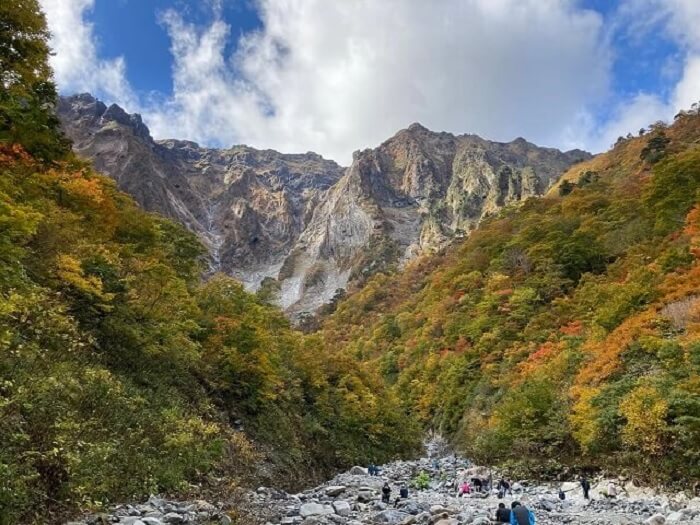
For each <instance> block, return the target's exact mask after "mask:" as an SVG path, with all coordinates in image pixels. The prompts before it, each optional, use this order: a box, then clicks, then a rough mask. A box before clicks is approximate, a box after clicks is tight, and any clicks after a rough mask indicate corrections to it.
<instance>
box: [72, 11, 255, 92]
mask: <svg viewBox="0 0 700 525" xmlns="http://www.w3.org/2000/svg"><path fill="white" fill-rule="evenodd" d="M171 8H175V9H177V10H178V11H180V12H184V13H186V16H187V17H188V19H190V20H192V21H195V22H197V23H200V24H205V23H207V22H208V21H209V20H210V18H211V17H212V16H213V9H212V7H211V6H209V5H207V4H206V3H203V2H201V1H198V0H180V1H174V0H97V1H96V2H95V3H94V7H93V8H92V10H91V12H90V13H89V14H88V16H87V17H86V18H87V19H89V20H90V21H92V23H93V24H94V27H95V34H96V35H97V36H98V40H97V42H98V50H99V53H100V55H101V56H104V57H106V58H115V57H118V56H123V57H124V59H125V60H126V62H127V64H128V65H129V67H128V71H127V73H128V79H129V82H130V83H131V85H132V86H133V87H134V89H136V90H137V91H142V92H148V91H158V92H161V93H164V94H166V95H170V94H171V93H172V87H173V86H172V79H171V77H170V70H171V67H172V56H171V54H170V39H169V38H168V34H167V31H166V29H165V28H164V27H163V24H162V23H161V22H160V15H161V13H163V12H165V11H166V10H167V9H171ZM221 16H222V18H224V19H225V20H226V21H227V22H228V23H229V24H230V25H231V33H232V35H240V34H242V33H245V32H247V31H251V30H254V29H259V28H260V25H261V22H260V19H259V18H258V15H257V11H256V9H255V6H254V4H253V3H252V2H251V1H248V0H241V1H235V2H226V3H222V4H221ZM235 47H236V39H232V40H231V42H230V45H229V47H228V49H227V52H229V53H230V52H233V51H234V50H235Z"/></svg>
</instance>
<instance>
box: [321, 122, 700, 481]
mask: <svg viewBox="0 0 700 525" xmlns="http://www.w3.org/2000/svg"><path fill="white" fill-rule="evenodd" d="M698 144H700V115H699V114H698V111H697V109H695V110H692V111H689V112H682V113H680V114H679V115H678V116H677V118H676V121H675V122H674V123H673V125H671V126H668V127H667V126H665V125H662V124H655V125H654V126H652V127H651V129H650V130H649V131H648V132H646V133H645V134H644V135H643V136H639V137H635V138H629V139H621V140H620V141H618V143H617V144H616V146H615V147H614V148H613V149H612V150H611V151H609V152H607V153H604V154H601V155H598V156H596V157H595V158H593V159H591V160H589V161H586V162H582V163H579V164H576V165H575V166H573V167H571V168H570V169H569V170H568V171H567V172H566V173H565V174H564V175H563V177H562V178H561V182H560V183H558V184H557V186H555V187H553V188H552V189H551V190H550V191H549V192H548V193H547V195H546V196H544V197H542V198H540V199H530V200H529V201H527V202H526V203H524V204H523V205H522V206H518V207H509V208H505V209H503V210H502V211H501V212H499V213H497V214H495V215H493V216H491V217H489V218H488V219H486V220H484V221H482V223H481V224H480V225H479V227H478V228H477V229H476V230H474V231H473V232H472V233H471V235H470V236H469V237H468V238H467V239H466V240H465V241H464V242H461V243H458V244H456V245H453V246H452V247H450V248H448V249H446V250H444V251H443V252H442V253H440V254H437V255H435V256H431V257H423V258H420V259H417V260H415V261H413V262H412V263H410V264H408V265H407V266H406V268H405V269H404V271H402V272H395V273H387V274H382V273H378V274H376V275H375V276H373V277H372V278H370V279H369V280H368V281H367V282H366V284H365V285H364V286H363V287H362V288H361V289H360V290H358V291H356V292H355V293H353V294H350V295H349V296H348V297H346V298H344V299H343V300H341V301H339V302H338V304H337V307H336V310H335V311H334V312H333V313H332V314H331V315H330V316H328V317H326V318H325V320H324V322H323V324H322V326H321V329H320V331H319V332H318V334H316V335H317V336H318V337H321V338H322V340H323V341H324V344H323V347H325V348H333V349H335V351H337V352H340V353H344V354H345V355H346V356H348V359H355V360H356V361H357V362H359V363H362V364H363V365H365V366H367V365H369V366H371V367H374V368H375V369H377V370H380V371H381V373H382V374H383V376H384V379H385V381H386V383H387V384H389V385H392V388H393V390H394V392H395V394H396V395H397V396H398V397H399V398H400V399H402V400H403V403H404V410H406V411H407V412H409V413H411V414H413V415H414V416H416V417H418V418H419V419H420V422H421V424H422V425H423V426H424V427H425V428H430V429H434V430H436V431H438V432H440V433H441V434H442V435H444V436H446V437H448V438H449V439H450V441H452V443H454V444H455V445H456V446H457V447H458V448H460V449H461V450H463V451H464V452H465V453H466V454H467V455H468V457H470V458H474V459H475V460H476V461H484V462H486V463H493V462H497V463H500V464H501V465H503V466H505V467H507V468H508V469H509V471H510V472H511V473H513V475H514V476H529V477H530V478H532V477H533V476H535V475H539V476H542V475H545V476H559V475H561V473H562V472H568V475H569V476H571V475H572V473H573V472H576V471H578V472H582V471H583V472H585V471H589V472H591V471H595V470H606V471H608V472H611V471H613V472H625V473H627V474H628V475H630V476H633V477H634V478H635V479H643V480H646V481H647V482H652V483H659V482H661V483H679V484H681V485H682V484H683V483H685V485H684V486H687V483H686V482H687V481H688V480H697V479H700V448H699V447H698V444H700V293H699V290H700V148H699V147H698ZM572 471H573V472H572ZM559 479H560V478H559Z"/></svg>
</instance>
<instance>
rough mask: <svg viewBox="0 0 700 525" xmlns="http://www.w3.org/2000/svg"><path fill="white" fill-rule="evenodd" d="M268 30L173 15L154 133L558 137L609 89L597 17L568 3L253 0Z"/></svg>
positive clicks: (344, 140) (356, 144) (368, 139)
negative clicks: (168, 74) (196, 22)
mask: <svg viewBox="0 0 700 525" xmlns="http://www.w3.org/2000/svg"><path fill="white" fill-rule="evenodd" d="M258 5H259V10H260V16H261V19H262V21H263V24H264V29H263V30H261V31H259V32H254V33H252V34H248V35H245V36H244V38H243V39H242V40H241V42H240V46H239V51H238V53H237V54H236V55H235V56H234V57H226V56H225V55H224V49H225V43H226V41H227V38H228V27H227V26H226V24H225V23H223V22H222V21H220V20H216V21H214V22H213V23H212V24H211V25H210V26H208V27H205V28H198V27H195V26H193V25H190V24H187V23H186V22H185V21H183V20H182V18H180V17H179V15H177V14H175V13H174V12H169V13H168V14H167V15H166V16H165V19H164V21H165V25H166V27H167V29H168V32H169V34H170V37H171V39H172V43H173V44H172V51H173V55H174V58H175V65H174V72H173V75H174V80H175V93H174V96H173V98H172V100H170V101H169V103H168V104H167V109H166V111H160V110H158V109H156V111H154V112H152V113H151V114H149V115H148V117H147V121H148V122H149V123H151V125H152V126H153V128H154V134H156V135H158V136H165V135H169V136H173V135H175V136H187V137H188V138H191V139H194V140H200V141H203V142H209V143H211V142H212V141H214V140H216V139H218V141H220V142H223V143H231V142H245V143H249V144H252V145H256V146H265V147H273V148H276V149H281V150H283V151H306V150H315V151H319V152H320V153H323V154H325V155H327V156H330V157H332V158H336V159H338V160H340V161H343V162H347V161H348V160H349V157H350V154H351V152H352V151H353V150H354V149H358V148H363V147H369V146H374V145H376V144H377V143H379V142H381V141H382V140H384V139H386V138H387V137H388V136H390V135H391V134H393V133H394V132H395V131H396V130H398V129H400V128H402V127H405V126H407V125H408V124H410V123H411V122H413V121H420V122H421V123H423V124H424V125H426V126H428V127H430V128H433V129H436V130H446V131H453V132H458V133H462V132H465V131H469V132H474V133H479V134H482V135H484V136H487V137H489V138H493V139H497V140H510V139H512V138H515V137H516V136H519V135H523V136H527V137H528V138H529V139H530V140H534V141H539V142H541V143H545V144H552V145H560V144H561V139H560V134H561V131H562V129H564V128H565V127H566V126H567V125H570V124H571V121H572V115H574V114H575V113H576V112H577V111H579V110H580V109H581V108H582V107H583V106H585V105H586V104H588V103H590V102H591V101H596V100H598V99H600V98H602V97H604V96H605V95H606V94H607V89H608V71H609V61H610V57H609V54H608V51H607V48H606V46H605V44H604V42H603V41H602V38H601V35H602V31H601V27H602V20H601V18H600V17H599V16H598V15H597V14H595V13H593V12H590V11H584V10H580V9H577V8H575V7H574V5H573V3H572V2H570V1H568V0H525V1H521V0H517V1H516V0H466V1H465V0H444V1H441V2H424V1H421V0H388V1H383V2H375V1H370V0H350V1H342V2H340V1H338V2H330V1H327V0H303V1H302V0H261V1H260V2H259V4H258Z"/></svg>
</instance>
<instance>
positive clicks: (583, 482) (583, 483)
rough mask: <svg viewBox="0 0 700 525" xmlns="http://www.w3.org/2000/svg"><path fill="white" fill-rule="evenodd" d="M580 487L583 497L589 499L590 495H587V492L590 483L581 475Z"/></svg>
mask: <svg viewBox="0 0 700 525" xmlns="http://www.w3.org/2000/svg"><path fill="white" fill-rule="evenodd" d="M581 488H582V489H583V497H584V498H585V499H591V497H590V496H589V495H588V492H589V491H590V490H591V484H590V482H589V481H588V480H587V479H586V478H584V477H583V476H581Z"/></svg>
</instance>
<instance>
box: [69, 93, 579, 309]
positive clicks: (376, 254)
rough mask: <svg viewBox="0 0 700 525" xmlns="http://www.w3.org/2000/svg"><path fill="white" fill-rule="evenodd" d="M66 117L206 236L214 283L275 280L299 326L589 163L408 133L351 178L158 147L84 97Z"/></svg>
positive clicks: (415, 129)
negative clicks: (367, 281) (361, 284)
mask: <svg viewBox="0 0 700 525" xmlns="http://www.w3.org/2000/svg"><path fill="white" fill-rule="evenodd" d="M58 114H59V117H60V119H61V122H62V123H63V128H64V130H65V132H66V134H67V135H68V136H69V137H70V138H71V139H72V140H73V143H74V149H75V151H76V152H77V153H79V154H80V155H83V156H85V157H87V158H89V159H91V160H92V161H93V162H94V164H95V167H96V168H97V169H98V170H100V171H102V172H104V173H106V174H107V175H109V176H110V177H112V178H113V179H115V180H116V182H117V184H118V186H119V187H120V188H121V189H122V190H124V191H126V192H128V193H130V194H131V195H133V196H134V198H135V199H136V200H137V201H138V202H139V203H140V204H141V205H142V206H143V207H144V208H146V209H148V210H150V211H156V212H159V213H161V214H163V215H165V216H167V217H171V218H174V219H176V220H178V221H180V222H181V223H183V224H184V225H186V226H187V227H188V228H190V229H191V230H192V231H194V232H196V233H197V234H198V235H199V236H200V238H201V239H202V240H203V241H204V244H205V245H206V246H207V247H208V249H209V252H210V264H211V268H212V271H224V272H226V273H228V274H230V275H232V276H234V277H236V278H238V279H239V280H241V281H242V282H243V283H244V284H245V285H246V287H247V288H248V289H251V290H255V289H257V288H258V287H259V286H260V284H261V282H262V281H263V279H265V278H272V279H274V281H270V282H271V283H272V285H273V286H272V287H271V288H272V289H273V290H277V297H276V299H277V302H278V303H279V304H280V305H281V306H282V307H284V308H285V309H287V310H288V312H290V314H292V315H299V314H301V313H302V312H307V311H309V312H310V311H314V310H316V309H318V308H319V307H320V306H322V305H323V304H325V303H328V302H330V301H331V300H332V299H333V297H334V296H335V294H336V292H337V290H339V289H343V288H346V287H347V286H348V284H350V283H351V282H353V281H356V280H358V279H361V278H363V277H364V276H366V275H369V274H371V273H374V272H376V271H377V270H380V269H382V268H385V267H388V266H391V265H395V264H401V263H403V262H405V261H407V260H409V259H411V258H412V257H415V256H416V255H419V254H421V253H425V252H430V251H433V250H437V249H439V248H441V247H443V246H445V245H446V244H448V243H449V242H451V241H452V240H453V239H455V238H461V237H463V236H465V235H467V234H468V232H469V231H470V230H471V229H472V228H474V227H475V226H476V225H477V224H478V223H479V221H480V220H481V219H482V218H483V217H485V216H486V215H488V214H491V213H494V212H496V211H498V210H499V209H500V208H501V207H503V206H504V205H507V204H509V203H512V202H517V201H520V200H523V199H525V198H527V197H530V196H533V195H540V194H542V193H543V192H544V191H545V190H546V189H547V188H548V187H549V186H551V184H552V183H553V182H554V181H555V180H556V179H557V178H558V176H559V175H560V174H561V173H562V172H563V171H564V170H565V169H566V168H568V166H569V165H571V164H572V163H573V162H576V161H579V160H582V159H586V158H588V157H589V156H590V155H589V154H587V153H585V152H582V151H571V152H567V153H562V152H560V151H558V150H555V149H549V148H540V147H537V146H535V145H533V144H530V143H528V142H526V141H525V140H523V139H516V140H514V141H513V142H510V143H497V142H490V141H487V140H483V139H481V138H479V137H477V136H474V135H461V136H454V135H451V134H448V133H435V132H432V131H429V130H427V129H425V128H423V127H422V126H420V125H418V124H413V125H412V126H410V127H409V128H408V129H405V130H402V131H400V132H398V133H397V134H396V135H395V136H394V137H392V138H391V139H389V140H387V141H386V142H385V143H383V144H382V145H380V146H379V147H378V148H376V149H368V150H364V151H361V152H356V153H355V155H354V159H353V162H352V165H351V166H350V167H349V168H347V169H345V168H342V167H341V166H339V165H338V164H336V163H335V162H333V161H330V160H326V159H323V158H322V157H320V156H319V155H317V154H315V153H305V154H298V155H288V154H282V153H278V152H276V151H271V150H256V149H254V148H250V147H248V146H233V147H231V148H229V149H211V148H202V147H199V146H198V145H197V144H195V143H193V142H188V141H180V140H161V141H154V140H153V139H152V138H151V136H150V133H149V131H148V128H147V127H146V126H145V125H144V123H143V122H142V120H141V117H140V116H138V115H129V114H127V113H126V112H125V111H124V110H122V109H121V108H120V107H119V106H116V105H112V106H109V107H107V106H106V105H105V104H103V103H102V102H100V101H98V100H96V99H95V98H94V97H92V96H90V95H87V94H83V95H76V96H73V97H68V98H63V99H61V101H60V104H59V107H58Z"/></svg>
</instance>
